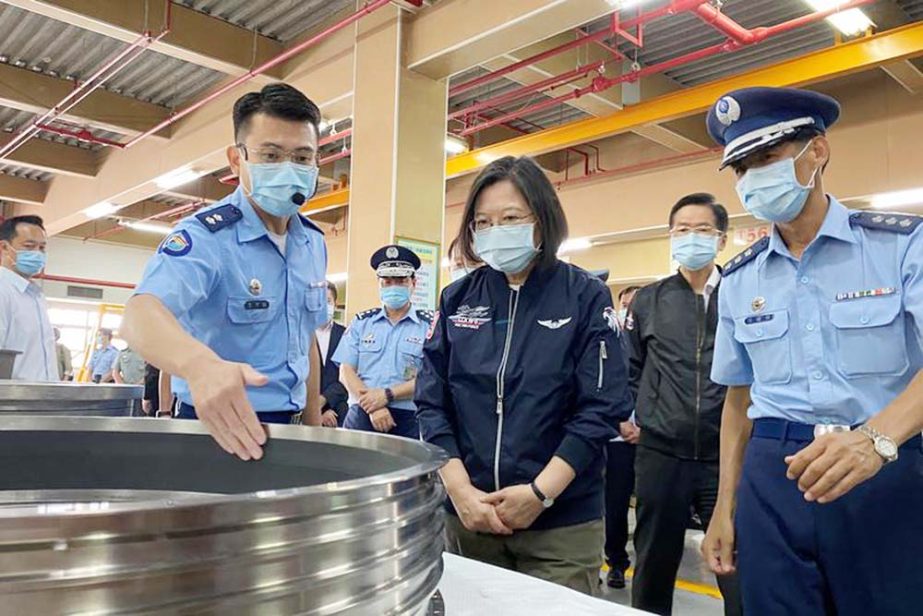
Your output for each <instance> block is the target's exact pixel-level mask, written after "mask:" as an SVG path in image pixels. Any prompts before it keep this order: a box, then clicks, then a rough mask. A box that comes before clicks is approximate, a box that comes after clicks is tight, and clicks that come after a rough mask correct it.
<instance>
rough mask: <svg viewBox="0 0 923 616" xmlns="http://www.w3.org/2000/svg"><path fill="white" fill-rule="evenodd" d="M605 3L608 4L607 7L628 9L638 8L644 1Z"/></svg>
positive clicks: (609, 1)
mask: <svg viewBox="0 0 923 616" xmlns="http://www.w3.org/2000/svg"><path fill="white" fill-rule="evenodd" d="M606 2H608V3H609V6H612V7H615V8H617V9H630V8H631V7H633V6H638V5H639V4H641V3H642V2H644V0H606Z"/></svg>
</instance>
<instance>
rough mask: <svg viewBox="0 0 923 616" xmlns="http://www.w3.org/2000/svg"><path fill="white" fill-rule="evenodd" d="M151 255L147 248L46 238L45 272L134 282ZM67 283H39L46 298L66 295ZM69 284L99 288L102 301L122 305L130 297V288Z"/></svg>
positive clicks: (65, 238)
mask: <svg viewBox="0 0 923 616" xmlns="http://www.w3.org/2000/svg"><path fill="white" fill-rule="evenodd" d="M153 254H154V251H153V250H152V249H149V248H140V247H134V246H124V245H119V244H112V243H109V242H98V241H86V242H85V241H83V240H79V239H75V238H69V237H61V236H54V237H51V238H49V239H48V266H47V267H46V268H45V272H46V273H47V274H49V275H51V276H69V277H73V278H83V279H89V280H99V281H108V282H121V283H128V284H137V283H138V281H140V280H141V274H142V273H143V272H144V267H145V265H147V261H148V259H150V257H151V255H153ZM67 284H68V283H62V282H53V281H49V280H46V281H44V283H43V285H42V286H43V287H44V290H45V295H46V296H47V297H49V298H65V297H67ZM71 284H77V285H79V286H85V287H93V288H97V289H102V290H103V299H102V301H103V302H106V303H113V304H124V303H125V302H126V301H128V298H129V297H131V289H121V288H114V287H105V286H97V285H91V284H85V283H71Z"/></svg>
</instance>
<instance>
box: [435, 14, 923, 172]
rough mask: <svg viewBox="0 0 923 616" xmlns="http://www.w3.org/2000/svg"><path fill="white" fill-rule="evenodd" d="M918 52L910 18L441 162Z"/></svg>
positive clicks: (590, 131)
mask: <svg viewBox="0 0 923 616" xmlns="http://www.w3.org/2000/svg"><path fill="white" fill-rule="evenodd" d="M921 54H923V23H915V24H911V25H908V26H904V27H902V28H898V29H895V30H888V31H887V32H883V33H881V34H878V35H875V36H869V37H866V38H862V39H859V40H856V41H852V42H849V43H845V44H843V45H838V46H834V47H829V48H827V49H822V50H820V51H817V52H814V53H811V54H808V55H805V56H801V57H798V58H795V59H793V60H788V61H785V62H780V63H778V64H774V65H772V66H768V67H765V68H761V69H757V70H754V71H750V72H748V73H744V74H741V75H735V76H734V77H730V78H728V79H723V80H720V81H717V82H713V83H708V84H704V85H701V86H696V87H693V88H687V89H684V90H680V91H679V92H676V93H673V94H667V95H665V96H660V97H658V98H654V99H651V100H649V101H646V102H643V103H640V104H638V105H633V106H631V107H626V108H625V109H622V110H621V111H618V112H616V113H613V114H610V115H608V116H603V117H600V118H588V119H586V120H579V121H577V122H572V123H569V124H565V125H563V126H559V127H556V128H552V129H548V130H544V131H540V132H536V133H532V134H529V135H524V136H522V137H517V138H515V139H510V140H509V141H503V142H501V143H497V144H494V145H491V146H488V147H485V148H480V149H477V150H472V151H471V152H468V153H466V154H461V155H459V156H455V157H453V158H450V159H449V160H448V161H446V177H447V178H452V177H457V176H460V175H465V174H466V173H472V172H474V171H477V170H478V169H480V168H481V167H483V166H485V165H487V164H490V163H491V162H492V161H494V160H496V159H498V158H501V157H503V156H523V155H527V154H528V155H535V154H543V153H545V152H550V151H554V150H561V149H564V148H566V147H569V146H573V145H579V144H581V143H587V142H589V141H595V140H597V139H602V138H605V137H610V136H612V135H616V134H619V133H624V132H627V131H631V130H636V129H638V128H639V127H642V126H646V125H649V124H654V123H659V122H667V121H670V120H674V119H677V118H682V117H685V116H689V115H693V114H696V113H701V112H703V111H705V110H707V109H708V108H709V107H711V105H713V104H714V102H715V101H716V100H717V99H718V98H719V97H720V96H721V95H722V94H725V93H726V92H728V91H730V90H734V89H737V88H746V87H751V86H800V85H805V84H809V83H813V82H817V81H824V80H828V79H833V78H835V77H842V76H843V75H847V74H849V73H854V72H859V71H864V70H868V69H872V68H876V67H879V66H881V65H883V64H887V63H890V62H896V61H898V60H905V59H907V58H912V57H914V56H918V55H921Z"/></svg>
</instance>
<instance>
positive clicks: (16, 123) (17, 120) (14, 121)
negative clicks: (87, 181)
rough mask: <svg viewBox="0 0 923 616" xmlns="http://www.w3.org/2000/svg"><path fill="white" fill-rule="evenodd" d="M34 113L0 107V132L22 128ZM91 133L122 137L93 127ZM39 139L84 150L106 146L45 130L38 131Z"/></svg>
mask: <svg viewBox="0 0 923 616" xmlns="http://www.w3.org/2000/svg"><path fill="white" fill-rule="evenodd" d="M35 117H36V116H35V114H33V113H30V112H28V111H20V110H18V109H10V108H9V107H0V132H4V133H14V132H16V131H18V130H19V129H20V128H22V127H23V126H24V125H25V124H26V123H28V122H30V121H31V120H32V119H33V118H35ZM66 128H68V129H69V130H73V128H74V127H66ZM93 135H94V136H96V137H100V138H102V139H111V140H113V141H119V140H121V139H122V135H120V134H119V133H113V132H111V131H105V130H99V129H94V130H93ZM37 136H38V138H39V139H44V140H45V141H53V142H54V143H63V144H66V145H70V146H73V147H78V148H82V149H84V150H90V151H93V152H95V151H98V150H101V149H103V148H105V147H107V146H104V145H100V144H97V143H87V142H86V141H81V140H79V139H75V138H73V137H65V136H62V135H58V134H56V133H51V132H47V131H39V133H38V135H37Z"/></svg>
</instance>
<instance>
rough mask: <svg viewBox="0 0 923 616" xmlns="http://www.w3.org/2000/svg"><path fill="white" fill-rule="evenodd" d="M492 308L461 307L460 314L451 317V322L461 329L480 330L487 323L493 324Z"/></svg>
mask: <svg viewBox="0 0 923 616" xmlns="http://www.w3.org/2000/svg"><path fill="white" fill-rule="evenodd" d="M491 320H492V319H491V317H490V306H476V307H474V308H472V307H470V306H467V305H465V306H459V308H458V312H456V313H455V314H453V315H452V316H450V317H449V321H451V322H452V325H454V326H455V327H460V328H461V329H473V330H479V329H481V327H482V326H483V325H485V324H487V323H490V322H491Z"/></svg>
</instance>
